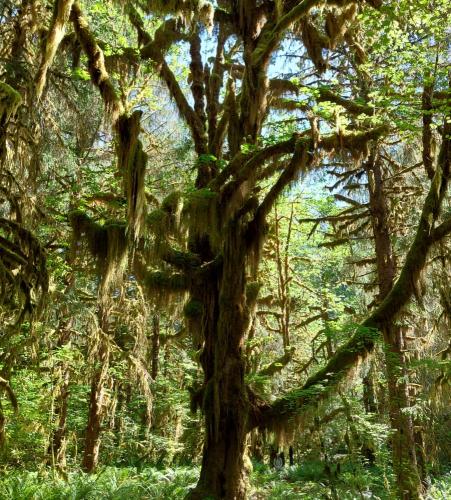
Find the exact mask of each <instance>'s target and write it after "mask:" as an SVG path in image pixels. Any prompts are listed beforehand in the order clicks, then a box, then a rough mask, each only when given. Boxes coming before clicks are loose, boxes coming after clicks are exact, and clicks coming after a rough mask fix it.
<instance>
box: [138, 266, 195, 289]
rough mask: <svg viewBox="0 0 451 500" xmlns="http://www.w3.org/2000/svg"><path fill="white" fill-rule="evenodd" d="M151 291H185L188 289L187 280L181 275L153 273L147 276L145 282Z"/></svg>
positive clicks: (161, 272)
mask: <svg viewBox="0 0 451 500" xmlns="http://www.w3.org/2000/svg"><path fill="white" fill-rule="evenodd" d="M144 283H145V285H146V286H147V287H148V288H150V289H157V290H169V291H174V292H177V291H184V290H186V288H187V285H188V283H187V279H186V277H185V275H184V274H181V273H169V272H165V271H153V272H150V273H148V274H147V276H146V277H145V280H144Z"/></svg>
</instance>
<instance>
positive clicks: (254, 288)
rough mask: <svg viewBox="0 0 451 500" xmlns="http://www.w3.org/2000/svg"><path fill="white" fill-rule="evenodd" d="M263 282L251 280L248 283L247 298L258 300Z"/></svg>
mask: <svg viewBox="0 0 451 500" xmlns="http://www.w3.org/2000/svg"><path fill="white" fill-rule="evenodd" d="M261 287H262V284H261V283H260V282H259V281H251V282H249V283H248V284H247V285H246V300H247V302H248V303H254V302H255V301H256V300H257V297H258V294H259V292H260V289H261Z"/></svg>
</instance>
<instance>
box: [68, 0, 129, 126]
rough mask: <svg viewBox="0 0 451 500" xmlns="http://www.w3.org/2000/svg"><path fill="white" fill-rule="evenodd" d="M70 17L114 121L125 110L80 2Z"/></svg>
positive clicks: (89, 67)
mask: <svg viewBox="0 0 451 500" xmlns="http://www.w3.org/2000/svg"><path fill="white" fill-rule="evenodd" d="M70 19H71V21H72V24H73V25H74V29H75V33H76V34H77V38H78V40H79V42H80V45H81V46H82V48H83V51H84V52H85V54H86V56H87V58H88V71H89V74H90V76H91V80H92V83H93V84H94V85H95V86H96V87H97V88H98V89H99V91H100V95H101V96H102V99H103V102H104V104H105V108H106V110H107V111H108V112H109V113H110V114H111V116H112V119H113V123H115V122H116V120H117V119H118V117H119V116H120V115H121V114H122V113H123V112H124V109H123V106H122V103H121V102H120V100H119V98H118V96H117V94H116V90H115V88H114V85H113V83H112V81H111V79H110V77H109V75H108V72H107V70H106V68H105V58H104V55H103V51H102V49H101V48H100V46H99V44H98V43H97V40H96V39H95V37H94V35H93V34H92V33H91V30H90V28H89V24H88V22H87V20H86V19H85V17H84V16H83V12H82V10H81V8H80V5H79V3H78V2H74V4H73V6H72V11H71V14H70Z"/></svg>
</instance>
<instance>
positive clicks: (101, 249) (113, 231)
mask: <svg viewBox="0 0 451 500" xmlns="http://www.w3.org/2000/svg"><path fill="white" fill-rule="evenodd" d="M69 222H70V224H71V226H72V229H73V232H74V238H75V239H76V240H77V241H80V240H81V241H85V242H86V243H87V246H88V248H89V251H90V253H91V254H92V255H93V257H94V258H95V260H96V264H97V269H98V272H99V274H100V275H101V277H102V282H101V286H100V295H101V297H103V298H105V297H106V295H107V294H108V293H109V292H110V291H111V289H112V288H113V287H114V286H117V284H118V283H119V281H120V280H121V278H122V275H123V273H124V271H125V267H126V264H127V249H128V241H127V238H126V224H125V223H124V222H122V221H114V220H111V221H107V222H105V223H104V224H99V223H98V222H96V221H94V220H93V219H91V217H89V216H88V215H87V214H86V213H85V212H83V211H81V210H76V211H73V212H71V213H70V214H69Z"/></svg>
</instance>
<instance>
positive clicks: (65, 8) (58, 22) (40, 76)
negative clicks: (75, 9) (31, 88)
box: [36, 0, 74, 100]
mask: <svg viewBox="0 0 451 500" xmlns="http://www.w3.org/2000/svg"><path fill="white" fill-rule="evenodd" d="M73 3H74V0H57V1H56V2H55V7H54V11H53V18H52V23H51V26H50V29H49V32H48V34H47V38H46V41H45V44H44V48H43V51H42V58H41V64H40V65H39V70H38V73H37V75H36V98H37V99H38V100H39V98H40V97H41V94H42V91H43V89H44V86H45V82H46V79H47V71H48V69H49V67H50V65H51V64H52V62H53V59H54V57H55V54H56V51H57V50H58V47H59V45H60V43H61V40H62V39H63V37H64V33H65V31H66V24H67V22H68V21H69V16H70V11H71V9H72V5H73Z"/></svg>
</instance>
